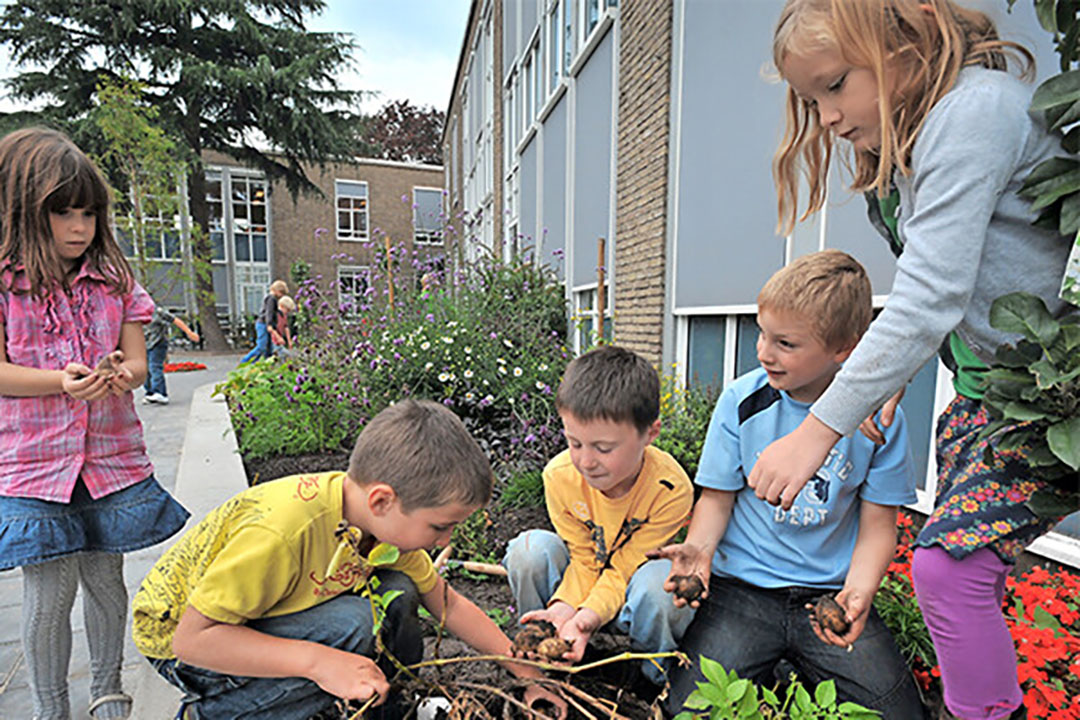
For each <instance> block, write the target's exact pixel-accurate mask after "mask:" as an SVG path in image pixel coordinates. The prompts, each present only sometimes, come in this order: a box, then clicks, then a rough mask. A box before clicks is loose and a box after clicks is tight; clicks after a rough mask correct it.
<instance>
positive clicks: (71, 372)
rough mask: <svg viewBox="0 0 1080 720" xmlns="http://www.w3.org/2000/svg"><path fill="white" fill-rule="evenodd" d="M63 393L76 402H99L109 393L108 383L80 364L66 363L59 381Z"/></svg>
mask: <svg viewBox="0 0 1080 720" xmlns="http://www.w3.org/2000/svg"><path fill="white" fill-rule="evenodd" d="M60 387H62V388H63V390H64V392H65V393H67V394H68V395H70V396H71V397H73V398H75V399H76V400H85V401H87V402H90V401H92V400H99V399H101V398H103V397H105V396H106V395H107V394H108V393H109V381H108V380H106V379H105V378H103V377H101V376H100V375H98V374H97V373H95V372H94V371H93V370H91V369H90V368H88V367H87V366H86V365H83V364H82V363H68V364H67V366H66V367H65V368H64V377H63V379H62V380H61V381H60Z"/></svg>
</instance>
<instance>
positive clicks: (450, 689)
mask: <svg viewBox="0 0 1080 720" xmlns="http://www.w3.org/2000/svg"><path fill="white" fill-rule="evenodd" d="M348 462H349V458H348V456H347V455H345V454H344V453H341V454H312V455H302V456H291V457H274V458H266V459H260V460H245V461H244V469H245V471H246V472H247V477H248V481H249V482H252V483H253V482H260V481H264V480H268V479H273V478H278V477H284V476H286V475H294V474H300V473H314V472H324V471H328V470H344V469H345V468H346V467H347V466H348ZM489 515H490V523H489V524H488V527H487V533H488V539H489V549H490V556H491V557H493V558H501V557H502V556H503V553H504V551H505V549H506V545H507V543H508V542H509V541H510V540H512V539H513V538H514V537H516V536H517V535H518V533H520V532H522V531H523V530H529V529H532V528H543V529H548V530H551V529H552V526H551V522H550V520H549V519H548V516H547V511H546V509H545V508H542V507H523V508H510V509H500V508H499V507H498V503H497V502H493V503H491V506H490V507H489ZM458 559H460V560H468V559H470V558H458ZM445 573H446V578H447V580H448V581H449V584H450V585H451V586H452V587H453V588H454V589H455V590H456V591H457V592H459V593H461V594H462V595H464V596H465V597H467V598H469V599H470V600H472V601H473V602H474V603H476V604H477V605H478V606H479V607H480V608H482V609H484V610H485V611H488V612H489V614H491V615H492V616H493V617H494V618H495V619H496V621H497V622H500V624H501V626H502V628H503V630H504V632H506V633H507V634H508V635H510V636H513V635H514V633H515V632H516V631H517V629H518V620H517V613H516V611H515V608H514V607H513V597H512V596H511V594H510V586H509V585H508V584H507V582H506V579H505V578H504V577H499V576H493V575H486V574H482V573H476V572H469V571H467V570H463V569H462V568H461V567H460V566H459V565H456V564H454V563H453V562H451V563H450V564H449V566H448V568H447V570H446V571H445ZM424 626H425V636H426V637H425V641H424V644H425V651H424V659H425V660H431V659H433V658H457V657H467V656H472V655H476V653H475V652H474V651H473V650H472V649H470V648H469V647H468V646H466V645H465V644H464V643H462V642H460V641H459V640H457V639H455V638H453V637H448V636H446V635H445V634H442V635H440V633H439V632H438V625H437V623H436V622H435V621H434V620H433V619H431V618H426V619H425V620H424ZM628 650H629V646H628V640H627V638H625V637H624V636H618V635H614V634H611V633H607V632H603V631H601V632H599V633H597V635H596V636H595V637H594V638H593V640H592V642H591V643H590V646H589V649H588V651H587V652H586V656H585V659H584V662H591V661H594V660H601V659H603V658H608V657H613V656H616V655H618V654H620V653H622V652H625V651H628ZM549 674H550V676H551V678H552V679H555V680H559V681H561V682H564V683H566V688H565V689H564V694H568V695H570V699H571V701H572V702H571V708H570V713H569V716H568V720H577V719H581V718H589V717H593V718H596V717H604V718H609V717H611V718H620V717H621V718H625V719H626V720H647V719H651V718H658V717H659V714H658V712H659V711H658V710H657V709H656V708H655V707H653V705H655V703H654V700H655V698H656V694H657V689H656V688H654V687H653V686H652V684H651V683H649V682H648V681H646V680H644V679H643V678H642V676H641V675H640V670H639V669H638V662H637V661H620V662H613V663H610V664H607V665H602V666H600V667H599V668H597V669H596V670H593V671H586V672H583V673H578V674H575V675H568V674H566V673H561V672H557V671H553V672H550V673H549ZM421 678H422V680H423V682H422V683H415V682H410V683H409V684H408V685H407V687H406V688H403V689H404V690H405V693H404V694H407V695H409V696H410V697H412V698H414V700H413V702H412V703H411V709H410V710H409V711H408V718H409V719H410V720H412V719H413V718H448V719H449V720H459V719H462V720H463V719H464V718H485V717H487V718H492V719H495V718H499V719H501V718H526V717H529V716H530V714H529V713H526V712H525V711H524V710H522V709H521V708H520V707H519V706H518V705H517V704H516V703H517V702H518V701H520V698H521V693H522V690H521V686H520V684H519V683H518V682H516V681H515V679H514V677H513V676H512V675H511V674H510V673H508V672H507V671H506V670H503V669H502V668H501V667H500V666H499V665H497V664H496V663H494V662H488V661H476V662H455V663H452V664H448V665H445V666H441V667H430V668H425V669H424V671H423V672H422V673H421ZM440 688H441V690H440ZM443 696H449V701H450V703H452V707H451V708H450V710H449V713H447V711H446V710H445V709H444V710H440V711H438V712H435V711H434V710H427V711H425V710H424V709H423V708H421V707H418V706H419V705H421V704H423V701H424V699H425V698H432V699H431V700H429V701H428V703H427V705H428V706H432V707H434V706H437V705H442V706H445V705H446V704H447V703H443V702H442V701H441V700H439V701H436V700H435V699H434V698H436V697H443ZM574 703H577V705H578V708H574V707H573V704H574ZM358 707H359V706H358V705H354V706H351V707H343V708H337V709H334V710H331V711H324V712H323V713H321V714H320V715H318V716H315V717H314V718H312V720H346V719H349V718H351V717H352V714H353V713H354V712H355V711H356V709H357V708H358ZM481 708H483V709H481ZM428 713H431V714H428ZM612 713H615V714H612Z"/></svg>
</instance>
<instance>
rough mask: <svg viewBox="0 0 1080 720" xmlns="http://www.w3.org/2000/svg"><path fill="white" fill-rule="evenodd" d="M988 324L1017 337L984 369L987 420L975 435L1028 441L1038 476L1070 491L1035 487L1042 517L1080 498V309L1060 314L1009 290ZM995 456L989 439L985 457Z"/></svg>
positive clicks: (1002, 444)
mask: <svg viewBox="0 0 1080 720" xmlns="http://www.w3.org/2000/svg"><path fill="white" fill-rule="evenodd" d="M990 324H991V325H993V326H994V327H995V328H997V329H998V330H1002V331H1004V332H1010V333H1018V334H1020V335H1021V336H1022V337H1021V339H1020V340H1019V341H1018V342H1017V343H1016V345H1015V346H1014V345H1002V346H1001V347H1000V348H998V350H997V353H996V354H995V358H994V364H993V366H992V367H991V369H990V370H989V372H987V373H986V394H985V396H984V397H983V403H984V404H985V405H986V406H987V408H988V409H989V411H990V416H991V419H992V422H991V423H990V424H989V425H987V426H986V427H985V428H984V429H983V431H982V432H981V433H980V435H979V438H980V439H986V438H989V437H991V436H993V437H995V438H997V449H998V451H999V452H1007V451H1009V450H1013V449H1016V448H1019V447H1022V446H1026V447H1028V448H1030V451H1029V453H1028V455H1027V461H1028V463H1029V464H1030V465H1031V466H1032V467H1033V468H1035V469H1036V470H1037V473H1038V475H1039V477H1041V478H1045V479H1047V480H1049V481H1051V482H1052V483H1053V484H1054V485H1055V486H1056V487H1058V488H1059V489H1062V490H1064V491H1065V492H1066V493H1068V494H1069V496H1068V497H1066V498H1065V499H1064V500H1063V499H1062V496H1061V495H1059V494H1057V493H1054V492H1043V493H1037V494H1036V495H1035V496H1034V497H1033V498H1032V500H1031V501H1030V502H1029V503H1028V507H1029V508H1030V509H1031V510H1032V512H1034V513H1036V514H1037V515H1041V516H1045V517H1056V516H1060V515H1065V514H1068V513H1069V512H1072V511H1073V510H1076V509H1077V507H1078V506H1080V484H1078V477H1080V476H1078V473H1077V471H1078V470H1080V315H1075V314H1074V315H1071V316H1069V317H1067V318H1063V319H1060V320H1058V319H1055V318H1054V317H1053V316H1051V315H1050V312H1049V310H1047V308H1046V305H1045V304H1044V303H1043V301H1042V300H1041V299H1039V298H1037V297H1035V296H1034V295H1030V294H1028V293H1012V294H1009V295H1005V296H1003V297H1000V298H998V299H997V300H995V301H994V304H993V305H992V306H991V308H990ZM996 461H997V458H995V457H994V454H993V451H992V449H991V448H990V447H989V446H987V462H988V463H994V462H996Z"/></svg>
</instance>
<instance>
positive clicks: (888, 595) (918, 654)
mask: <svg viewBox="0 0 1080 720" xmlns="http://www.w3.org/2000/svg"><path fill="white" fill-rule="evenodd" d="M874 608H875V609H877V611H878V614H879V615H880V616H881V619H882V620H883V621H884V622H885V624H886V625H887V626H888V628H889V631H890V632H891V633H892V636H893V640H894V641H895V642H896V647H897V649H898V650H899V651H900V654H901V655H902V656H903V657H904V661H905V662H906V663H907V664H908V665H909V666H911V665H912V664H913V662H914V661H915V660H916V659H918V660H919V661H921V662H922V663H923V666H925V667H928V668H931V667H934V666H935V665H937V653H936V652H935V651H934V641H933V639H931V637H930V631H929V630H928V629H927V628H926V622H925V621H924V620H923V616H922V609H921V608H920V607H919V600H918V598H916V597H915V589H914V587H913V586H912V583H911V576H910V574H908V575H905V574H902V573H895V574H893V573H890V574H888V575H886V576H885V577H884V578H882V580H881V586H880V587H879V588H878V591H877V594H876V595H874Z"/></svg>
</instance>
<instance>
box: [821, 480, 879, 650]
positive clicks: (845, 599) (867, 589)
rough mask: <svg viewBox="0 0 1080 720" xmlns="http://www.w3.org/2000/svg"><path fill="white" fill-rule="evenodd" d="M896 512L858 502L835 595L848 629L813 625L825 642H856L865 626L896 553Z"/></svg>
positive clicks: (836, 643)
mask: <svg viewBox="0 0 1080 720" xmlns="http://www.w3.org/2000/svg"><path fill="white" fill-rule="evenodd" d="M896 513H897V508H896V506H895V505H878V504H877V503H873V502H870V501H869V500H863V501H862V502H861V504H860V506H859V534H858V536H857V537H856V539H855V550H854V551H853V552H852V554H851V567H850V568H849V569H848V574H847V577H846V578H845V579H844V587H843V588H842V589H841V590H840V592H839V593H837V594H836V601H837V602H838V603H840V605H841V606H842V607H843V608H844V609H845V610H846V611H847V619H848V620H849V621H850V622H851V629H850V630H848V632H847V633H845V634H844V635H843V636H840V635H836V634H835V633H833V632H831V631H828V630H822V629H821V628H819V627H816V626H815V628H814V629H815V632H817V634H818V637H820V638H821V639H822V640H824V641H825V642H828V643H831V644H833V645H838V646H841V647H846V646H848V645H850V644H851V643H853V642H855V639H856V638H858V637H859V635H861V634H862V631H863V628H864V627H866V620H867V618H868V617H869V615H870V608H871V606H872V605H873V602H874V595H875V594H876V593H877V589H878V587H879V586H880V585H881V578H883V577H884V576H885V571H886V570H887V569H888V568H889V563H890V562H892V559H893V555H894V553H895V552H896Z"/></svg>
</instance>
